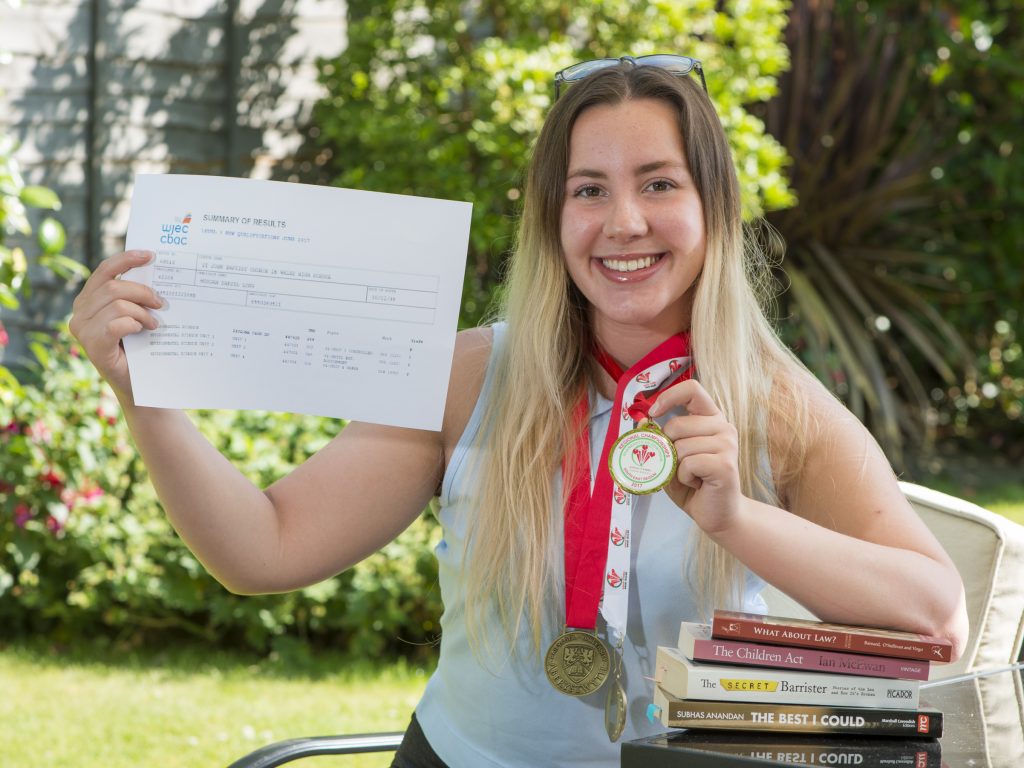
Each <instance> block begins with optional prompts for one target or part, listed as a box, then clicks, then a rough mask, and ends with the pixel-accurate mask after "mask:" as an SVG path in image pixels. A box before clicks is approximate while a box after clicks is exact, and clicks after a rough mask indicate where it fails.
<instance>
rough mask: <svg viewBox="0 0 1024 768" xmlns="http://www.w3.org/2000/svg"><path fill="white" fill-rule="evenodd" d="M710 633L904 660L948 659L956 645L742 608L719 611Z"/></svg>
mask: <svg viewBox="0 0 1024 768" xmlns="http://www.w3.org/2000/svg"><path fill="white" fill-rule="evenodd" d="M711 635H712V636H713V637H718V638H722V639H726V640H751V641H753V642H755V643H769V644H771V645H790V646H797V647H801V648H831V649H833V650H837V651H848V652H850V653H867V654H870V655H873V656H895V657H897V658H901V659H921V660H928V661H949V660H950V659H951V658H952V650H953V645H952V643H951V642H950V641H949V640H946V639H945V638H942V637H930V636H928V635H916V634H914V633H913V632H900V631H897V630H895V629H877V628H874V627H858V626H852V625H847V624H826V623H825V622H821V621H810V620H806V619H792V618H783V617H781V616H761V615H760V614H756V613H743V612H741V611H724V610H716V611H715V615H714V618H713V620H712V622H711Z"/></svg>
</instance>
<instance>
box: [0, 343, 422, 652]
mask: <svg viewBox="0 0 1024 768" xmlns="http://www.w3.org/2000/svg"><path fill="white" fill-rule="evenodd" d="M30 346H31V349H32V351H33V354H34V356H35V358H36V361H35V364H34V365H33V366H32V367H30V369H29V371H28V375H27V376H26V377H23V378H25V381H24V382H23V383H21V384H19V385H17V386H18V391H17V392H14V393H13V394H14V397H12V398H6V399H5V400H3V401H0V430H2V431H0V632H2V633H3V634H6V635H8V636H10V635H17V634H22V635H24V634H28V633H32V634H36V635H45V636H49V637H51V638H52V639H54V640H55V641H59V642H73V641H75V640H76V639H78V638H82V637H90V636H94V635H105V636H108V637H113V638H117V639H119V640H122V641H127V642H142V641H146V640H149V639H152V638H154V637H156V636H162V637H167V636H171V637H173V636H174V635H173V633H177V634H179V635H180V634H189V635H195V636H198V637H200V638H203V639H204V640H207V641H211V642H214V641H215V642H219V643H222V644H228V645H235V646H239V647H247V648H252V649H256V650H259V651H268V650H270V649H272V648H273V649H277V650H282V649H284V650H287V649H294V648H295V647H296V645H295V644H290V643H289V642H288V641H287V638H289V637H291V638H296V639H304V640H308V641H310V642H313V643H319V644H325V645H326V644H329V645H331V646H333V647H335V648H341V649H347V650H350V651H352V652H353V653H357V654H360V655H370V654H372V655H375V656H377V655H382V654H388V653H401V654H403V655H413V656H415V655H426V654H428V653H429V648H430V643H431V641H432V640H433V639H434V636H435V634H436V625H437V618H438V616H439V614H440V610H441V609H440V598H439V595H438V593H437V590H436V588H435V584H436V579H437V574H436V565H435V562H434V558H433V553H432V543H433V542H434V541H435V539H436V536H437V527H436V524H435V523H434V521H433V518H431V517H428V516H424V517H422V518H420V519H419V520H418V521H417V522H416V523H415V524H414V525H413V526H411V527H410V529H409V530H408V531H406V532H405V533H404V534H402V536H400V537H399V538H398V539H396V540H395V541H394V542H392V543H391V544H389V545H388V546H387V547H385V548H384V549H383V550H382V551H381V552H380V553H378V554H377V555H374V556H373V557H371V558H369V559H368V560H366V561H364V562H363V563H361V564H360V565H358V566H356V567H355V568H354V569H351V570H350V571H348V572H346V573H343V574H341V575H339V576H336V577H334V578H332V579H329V580H327V581H325V582H323V583H321V584H317V585H314V586H312V587H309V588H306V589H303V590H300V591H297V592H292V593H288V594H282V595H263V596H255V597H244V596H238V595H233V594H231V593H230V592H228V591H227V590H225V589H224V588H223V587H221V586H220V585H219V584H218V583H217V582H216V581H215V580H214V579H213V577H212V576H210V575H209V574H208V573H207V572H206V571H205V569H204V568H203V567H202V565H200V563H199V562H198V561H197V560H196V559H195V557H194V556H193V555H192V554H191V553H190V552H189V551H188V549H187V548H186V547H185V545H184V544H183V543H182V542H181V540H180V539H179V538H178V537H177V535H176V534H175V533H174V531H173V529H172V528H171V526H170V524H169V523H168V522H167V519H166V517H165V516H164V514H163V512H162V510H161V508H160V505H159V502H158V500H157V499H156V497H155V494H154V492H153V490H152V487H151V485H150V483H149V481H148V476H147V473H146V469H145V467H144V465H143V464H142V461H141V459H140V458H139V456H138V454H137V453H136V451H135V448H134V446H133V444H132V442H131V438H130V435H129V434H128V431H127V428H126V427H125V425H124V421H123V420H122V419H121V418H120V413H119V406H118V403H117V401H116V399H114V397H113V395H112V394H111V393H110V391H109V389H108V388H107V387H106V386H105V385H104V384H103V383H102V381H101V380H100V379H99V376H98V374H97V373H96V371H95V369H94V368H93V367H92V365H91V364H90V363H89V362H88V361H87V360H85V359H84V357H83V355H82V352H81V350H80V349H79V348H78V346H77V345H76V344H74V343H73V342H72V341H70V340H69V337H68V336H67V334H66V332H61V333H60V334H57V335H55V336H53V337H50V336H37V337H36V338H35V339H34V341H33V342H32V344H31V345H30ZM193 417H194V418H195V420H196V422H197V423H198V425H199V427H200V429H201V430H202V431H203V432H204V433H205V434H206V435H207V436H208V437H209V439H210V440H211V442H213V444H214V445H215V446H216V447H217V448H218V449H220V450H221V451H222V452H223V453H224V454H225V455H227V456H228V457H229V458H230V459H232V460H233V461H234V463H235V464H236V465H237V466H238V467H239V469H240V470H241V471H242V472H243V473H245V474H246V475H247V476H248V477H250V478H251V479H252V480H253V481H254V482H256V483H257V484H259V485H260V486H261V487H262V486H265V485H267V484H269V483H270V482H272V481H273V480H274V479H276V478H277V477H279V476H281V475H282V474H284V473H286V472H287V471H288V470H289V469H290V468H291V467H293V466H295V465H296V464H297V463H300V462H301V461H303V460H304V459H305V458H307V457H308V456H309V455H311V454H312V453H313V452H315V451H316V450H317V449H318V448H320V447H321V446H323V445H324V444H326V443H327V442H328V441H329V440H330V439H331V438H332V437H333V436H334V435H336V434H337V433H338V431H339V430H340V429H341V427H342V423H340V422H338V421H337V420H332V419H325V418H317V417H311V416H300V415H295V414H267V413H260V412H251V411H250V412H227V411H215V412H199V413H196V414H193ZM168 633H172V634H170V635H168Z"/></svg>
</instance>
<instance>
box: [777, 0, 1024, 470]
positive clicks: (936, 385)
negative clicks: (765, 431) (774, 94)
mask: <svg viewBox="0 0 1024 768" xmlns="http://www.w3.org/2000/svg"><path fill="white" fill-rule="evenodd" d="M935 5H936V4H935V3H932V2H921V3H912V4H904V5H893V4H891V3H883V2H867V1H866V0H829V1H828V2H810V0H796V1H795V2H794V3H793V7H792V10H791V12H790V16H791V24H790V26H789V28H788V30H787V40H788V43H789V46H790V49H791V55H792V57H793V60H794V62H797V63H796V64H795V65H794V68H793V70H792V71H791V72H789V73H787V74H786V75H784V76H783V77H782V78H781V80H780V94H779V96H778V98H777V99H776V100H775V101H773V102H772V103H771V104H770V105H769V106H768V107H767V108H766V109H764V113H765V118H766V121H767V124H768V126H769V130H770V131H771V132H772V134H773V135H775V136H777V137H779V139H780V140H781V141H782V142H783V144H784V145H785V147H786V149H787V151H788V152H789V153H790V154H791V156H792V157H793V166H792V175H791V182H792V184H793V186H794V187H795V189H796V190H797V194H798V197H799V199H800V204H799V205H798V206H797V207H795V208H792V209H790V210H786V211H780V212H777V213H773V214H770V215H769V217H768V218H769V221H770V222H771V223H772V224H773V225H774V226H775V227H776V228H777V229H778V230H779V232H780V233H781V235H782V237H783V238H784V240H785V242H786V245H787V251H786V260H785V272H786V278H787V282H788V285H789V290H788V292H787V293H786V295H785V296H784V297H783V313H782V315H783V316H784V317H786V318H787V321H786V330H787V333H788V335H789V340H790V342H791V343H792V344H793V346H795V347H796V348H797V349H798V350H799V351H800V353H801V355H802V356H803V358H804V360H805V361H806V362H807V363H808V364H809V365H810V366H811V367H812V369H813V370H815V372H816V373H817V374H818V376H819V377H820V378H821V379H822V380H823V381H825V382H826V383H828V384H829V385H830V386H832V387H833V389H834V390H835V391H836V392H837V394H839V395H840V396H842V397H843V398H844V399H845V400H846V402H847V403H848V404H849V405H850V406H851V408H852V409H853V410H854V411H855V412H856V413H857V414H858V416H860V417H861V418H862V419H863V420H864V421H865V422H867V423H868V425H869V426H870V427H871V429H872V431H873V432H874V434H875V436H876V437H877V438H878V439H879V441H880V442H881V443H882V445H883V447H884V448H885V449H886V452H887V453H888V455H889V457H890V459H892V460H893V461H894V462H895V463H897V464H899V465H903V464H904V461H903V455H902V450H903V446H904V443H905V441H906V440H907V439H908V437H909V438H910V440H911V441H912V442H913V443H914V444H915V448H916V450H917V452H918V453H924V454H927V453H929V450H930V445H931V443H932V441H934V440H935V438H936V437H937V436H938V434H939V433H938V432H937V430H936V426H937V425H939V424H941V422H942V421H943V419H948V405H947V410H946V411H945V412H944V411H943V410H942V409H941V407H937V406H941V405H942V403H937V401H942V400H944V399H945V397H944V396H943V394H942V393H944V392H949V393H952V394H953V395H955V396H956V397H961V396H965V395H967V393H974V394H976V396H975V397H974V398H973V399H972V402H974V403H975V405H977V404H978V403H980V402H981V400H982V397H981V395H982V391H983V390H984V392H986V393H988V398H989V403H990V404H993V401H995V400H997V399H998V398H999V396H1000V393H1002V395H1003V396H1004V397H1005V396H1007V395H1008V397H1007V399H1012V398H1014V397H1016V398H1018V399H1019V393H1020V390H1021V386H1020V384H1017V385H1014V386H1015V387H1016V392H1017V394H1016V395H1012V394H1009V393H1008V392H1007V391H1006V389H1000V390H997V389H996V388H995V387H994V386H993V385H992V384H989V385H988V386H985V385H984V384H983V381H984V379H985V378H986V368H988V366H987V365H986V363H987V362H988V361H987V360H986V359H984V357H986V356H987V355H988V354H989V352H990V350H992V349H993V348H994V347H995V346H998V345H1002V346H1004V348H1006V349H1008V350H1009V356H1010V357H1011V358H1012V357H1013V356H1014V355H1015V354H1018V353H1015V352H1014V351H1013V346H1012V345H1013V344H1015V343H1017V342H1015V341H1014V339H1012V338H1009V339H1007V336H1008V335H1009V336H1012V334H1010V333H1009V330H1008V329H1009V325H1008V324H1007V323H1003V324H997V323H995V321H996V320H997V318H998V317H999V316H998V315H996V317H993V318H991V319H990V321H989V322H988V325H987V328H986V330H987V331H988V332H989V333H991V332H992V330H993V328H1004V326H1006V329H1005V330H1004V332H1002V333H1001V338H1000V339H999V340H998V341H996V340H995V339H985V340H984V342H983V344H984V346H983V349H984V350H985V353H984V355H983V356H978V355H977V354H976V352H975V349H976V347H974V345H972V344H970V343H969V340H968V339H969V338H970V335H971V334H970V333H969V328H968V327H966V326H965V324H964V323H962V322H960V321H961V319H962V317H963V316H962V315H961V316H960V317H957V314H956V313H955V312H950V311H949V309H950V308H951V307H955V306H958V305H960V306H962V305H963V304H965V303H973V302H972V300H971V298H970V297H969V295H966V294H965V292H969V291H971V287H970V285H969V283H968V281H967V280H965V279H963V274H964V270H966V272H967V273H971V274H973V273H975V272H977V273H979V274H986V273H989V270H990V269H991V267H992V266H995V265H997V264H999V263H1002V264H1003V266H1000V267H997V269H996V272H998V273H1000V274H1001V275H1002V276H1004V277H1011V278H1012V277H1013V275H1012V274H1010V273H1012V272H1013V271H1014V270H1013V269H1008V267H1009V264H1010V259H1009V258H1008V257H1005V256H1004V257H1001V258H1000V257H996V258H995V259H993V258H992V256H993V255H994V254H992V253H991V252H990V253H986V254H982V253H981V251H991V243H990V239H989V238H987V237H985V236H984V235H983V234H982V229H983V227H980V226H977V224H978V220H979V218H981V219H992V218H993V217H998V216H1000V215H1001V214H1000V213H998V206H997V207H996V208H990V207H989V203H988V202H985V203H980V200H982V199H983V198H982V197H980V196H979V197H972V196H969V195H965V194H964V193H965V191H966V190H969V189H972V188H973V189H978V188H979V187H992V186H995V185H993V184H991V183H990V182H989V181H985V180H982V179H981V178H979V177H975V179H974V180H969V179H968V178H967V176H968V175H969V174H971V173H976V168H977V167H978V166H979V165H980V166H988V167H990V168H991V173H992V175H993V176H998V178H1000V179H1001V181H1002V187H1000V189H1001V190H1002V192H1003V193H1004V194H1008V193H1012V192H1011V190H1012V189H1016V194H1018V195H1019V194H1020V186H1019V183H1018V185H1017V186H1016V187H1013V186H1012V185H1011V184H1010V182H1009V178H1007V177H1006V176H1004V175H1003V172H1004V171H1005V169H1004V168H1002V167H1001V166H1000V165H999V164H998V163H996V164H994V165H993V164H992V163H991V162H990V161H991V160H992V159H993V158H992V157H991V153H985V152H984V151H982V152H980V153H979V152H973V153H970V154H969V155H968V156H966V157H965V153H964V151H963V147H962V146H956V145H960V144H962V143H963V141H964V138H963V137H964V135H965V134H964V130H967V129H964V128H962V127H961V121H964V120H967V119H968V117H967V113H966V111H965V110H964V109H963V108H962V107H957V106H951V105H959V104H962V103H963V102H964V90H960V89H953V88H949V87H938V85H937V83H936V76H935V75H936V64H937V63H938V62H939V60H940V59H947V60H948V59H949V58H950V57H951V52H950V51H951V48H945V49H944V52H943V48H942V40H943V39H946V41H947V44H948V45H950V46H951V45H952V43H951V41H949V39H948V38H949V35H950V34H951V30H955V29H956V28H957V26H958V25H963V24H967V26H968V27H969V28H971V27H973V26H976V25H975V23H974V22H970V21H969V20H965V19H963V18H962V17H961V18H959V19H958V18H957V17H956V15H955V14H954V13H953V12H952V11H949V10H948V9H947V8H946V7H945V6H944V5H942V4H940V5H942V7H940V8H936V7H935ZM982 5H992V4H988V3H981V2H979V3H975V4H974V8H975V10H978V9H979V8H980V6H982ZM958 6H962V4H958ZM961 42H963V41H961ZM959 47H960V48H961V49H963V50H961V51H960V52H958V53H957V54H956V56H957V57H964V58H967V59H969V58H971V55H970V54H968V53H965V52H964V51H966V50H967V49H968V48H971V47H972V46H966V45H961V46H959ZM975 53H977V50H975ZM1006 64H1007V68H1006V69H1005V70H1004V74H1002V75H988V76H987V79H988V80H992V79H1002V80H1004V81H1009V80H1010V79H1011V72H1017V73H1019V72H1020V71H1021V68H1020V65H1019V62H1015V63H1014V64H1013V65H1012V66H1011V65H1010V62H1009V61H1007V62H1006ZM978 68H979V69H980V65H979V66H978ZM947 74H948V73H947ZM975 74H978V75H979V77H980V79H981V80H985V79H986V78H985V77H982V76H981V75H980V73H979V72H976V71H975V72H972V71H971V68H970V67H966V68H965V70H964V72H963V75H962V79H960V78H959V77H958V82H959V83H960V84H961V86H963V85H966V83H967V82H969V81H971V80H972V79H973V77H974V75H975ZM949 76H950V77H952V75H949ZM1018 89H1019V83H1018ZM1005 101H1007V102H1009V103H1013V104H1014V106H1013V107H1005V108H1004V109H1003V112H1004V114H1006V117H1007V118H1008V119H1007V120H1006V121H999V122H1000V123H1001V124H1002V125H1003V129H996V132H997V133H1001V131H1002V130H1011V129H1010V126H1011V125H1013V126H1019V125H1020V123H1021V119H1022V118H1024V114H1022V111H1024V107H1022V106H1021V101H1020V100H1019V99H1017V100H1015V101H1014V100H1005ZM1011 112H1012V113H1013V115H1014V116H1013V117H1012V118H1011V117H1010V114H1009V113H1011ZM958 113H959V114H958ZM986 122H988V121H986ZM958 136H959V138H958ZM986 154H988V155H989V156H988V157H986ZM954 158H963V160H964V162H963V163H961V162H960V160H959V159H957V160H954ZM946 161H950V162H953V163H954V164H955V165H956V166H958V167H959V168H960V169H961V170H962V171H964V172H966V173H964V174H963V175H962V176H961V177H960V179H959V181H958V182H957V183H956V184H954V185H949V184H944V183H940V182H941V181H942V179H943V177H944V175H948V174H946V172H945V171H944V169H943V166H944V165H945V163H946ZM968 169H970V170H968ZM1017 178H1018V179H1019V178H1021V176H1020V175H1018V176H1017ZM979 191H980V190H979ZM951 193H952V194H951ZM957 195H959V196H960V197H961V200H960V202H959V203H957V202H956V201H955V198H956V196H957ZM974 199H976V200H979V204H978V205H976V206H974V207H973V210H972V211H970V212H968V211H966V210H964V206H963V204H964V201H965V200H974ZM982 211H984V212H985V213H982ZM972 221H973V222H974V225H973V226H970V222H972ZM954 222H960V223H959V224H955V223H954ZM964 225H969V226H968V228H964ZM1015 226H1017V227H1018V229H1019V217H1018V224H1016V225H1015ZM1010 239H1012V236H1011V237H1010ZM969 253H973V254H975V255H974V256H972V257H971V258H969V259H965V258H964V257H965V256H966V255H967V254H969ZM1006 253H1007V254H1008V253H1009V251H1007V252H1006ZM1013 260H1014V263H1015V264H1016V265H1017V266H1016V267H1015V270H1016V283H1015V285H1016V288H1014V289H1011V291H1010V294H1011V295H1006V298H1009V299H1011V302H1010V303H1011V307H1012V306H1013V305H1014V304H1016V306H1019V300H1018V301H1017V302H1013V301H1012V295H1013V294H1014V291H1016V294H1015V295H1016V296H1018V297H1019V296H1020V290H1021V289H1020V286H1021V285H1022V283H1021V279H1020V278H1021V275H1020V262H1019V257H1018V256H1017V253H1016V251H1014V252H1013ZM989 274H991V273H989ZM958 275H959V276H960V277H959V278H958ZM992 277H993V278H994V277H995V275H994V274H993V275H992ZM995 282H996V281H995V280H994V279H990V280H989V281H988V285H987V286H986V287H988V288H989V289H990V293H989V294H988V297H987V298H988V301H989V306H990V307H991V306H992V304H991V300H992V299H993V298H995V297H996V296H997V295H999V291H998V290H997V287H996V285H995ZM1006 310H1007V307H1005V306H1003V307H1001V308H1000V309H999V310H998V311H1006ZM1011 311H1012V312H1015V309H1011ZM965 332H966V333H965ZM965 337H967V338H965ZM995 355H996V356H998V355H999V350H998V349H997V350H996V351H995ZM1000 386H1002V385H1000ZM1014 386H1011V387H1010V389H1013V388H1014ZM958 402H959V405H957V407H958V408H959V407H961V406H962V405H963V404H964V401H963V400H962V399H961V400H959V401H958ZM1010 410H1012V408H1011V409H1010ZM1019 410H1020V407H1019V405H1018V406H1017V411H1018V413H1019ZM1007 412H1009V411H1007Z"/></svg>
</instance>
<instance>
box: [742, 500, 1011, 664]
mask: <svg viewBox="0 0 1024 768" xmlns="http://www.w3.org/2000/svg"><path fill="white" fill-rule="evenodd" d="M900 487H901V488H902V489H903V492H904V493H905V494H906V496H907V499H909V501H910V503H911V504H912V505H913V507H914V509H915V510H917V513H918V514H919V515H920V516H921V519H922V520H924V522H925V524H926V525H927V526H928V527H929V528H930V529H931V531H932V533H933V534H935V537H936V538H937V539H938V540H939V541H940V542H941V543H942V545H943V546H944V547H945V548H946V551H947V552H948V553H949V556H950V557H951V558H952V559H953V562H954V563H955V564H956V567H957V568H958V569H959V571H960V576H961V577H962V578H963V580H964V589H965V591H966V593H967V615H968V618H969V619H970V622H971V633H970V636H969V638H968V641H967V647H966V648H965V649H964V653H963V655H962V656H961V657H960V659H959V660H958V661H955V662H953V663H952V664H934V665H932V672H931V679H932V680H937V679H939V678H943V677H951V676H953V675H958V674H962V673H964V672H971V671H974V670H979V669H991V668H994V667H999V666H1004V665H1006V664H1012V663H1014V662H1015V661H1016V660H1017V657H1018V656H1019V654H1020V650H1021V644H1022V643H1024V526H1020V525H1017V524H1016V523H1014V522H1011V521H1010V520H1007V519H1006V518H1004V517H1002V516H1001V515H997V514H995V513H993V512H989V511H988V510H987V509H982V508H981V507H979V506H977V505H976V504H971V503H970V502H967V501H964V500H963V499H958V498H956V497H954V496H949V495H947V494H945V493H939V492H938V491H932V490H929V489H928V488H924V487H922V486H919V485H913V484H911V483H900ZM762 595H763V597H764V599H765V602H766V603H767V605H768V613H769V614H771V615H774V616H793V617H799V618H814V617H813V616H812V614H810V613H809V612H808V611H807V610H806V609H805V608H804V607H803V606H801V605H800V604H799V603H797V602H796V601H794V600H793V599H792V598H790V597H789V596H787V595H785V594H783V593H782V592H779V591H778V590H777V589H775V588H774V587H771V586H769V587H768V588H767V589H765V591H764V592H763V593H762Z"/></svg>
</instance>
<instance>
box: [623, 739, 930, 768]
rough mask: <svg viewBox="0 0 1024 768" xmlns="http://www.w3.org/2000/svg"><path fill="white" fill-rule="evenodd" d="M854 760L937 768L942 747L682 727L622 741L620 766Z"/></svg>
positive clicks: (863, 765)
mask: <svg viewBox="0 0 1024 768" xmlns="http://www.w3.org/2000/svg"><path fill="white" fill-rule="evenodd" d="M790 763H792V764H794V765H855V766H857V767H858V768H883V766H884V767H885V768H940V766H941V765H942V747H941V745H940V744H939V742H938V741H933V740H930V739H863V738H857V737H855V736H834V737H824V736H797V735H780V736H771V735H769V734H756V733H750V734H743V733H714V732H710V731H682V732H678V733H668V734H663V735H661V736H650V737H648V738H646V739H639V740H637V741H631V742H626V743H625V744H623V745H622V766H623V768H634V767H635V768H640V766H643V768H661V766H681V765H686V766H687V768H704V767H705V766H707V767H708V768H711V767H712V766H747V765H749V766H755V765H766V764H767V765H780V764H781V765H788V764H790Z"/></svg>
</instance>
